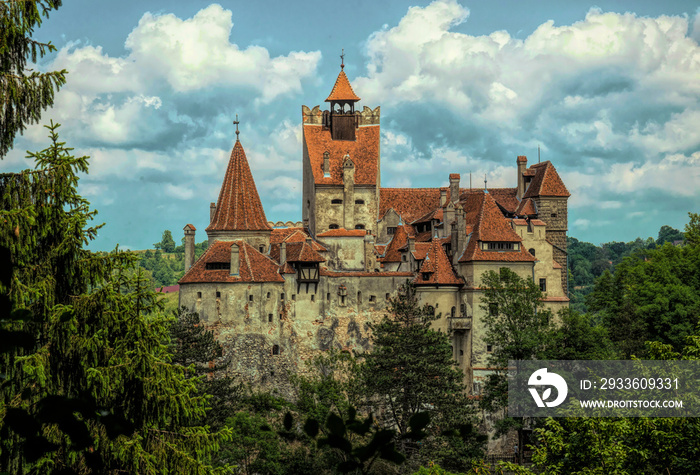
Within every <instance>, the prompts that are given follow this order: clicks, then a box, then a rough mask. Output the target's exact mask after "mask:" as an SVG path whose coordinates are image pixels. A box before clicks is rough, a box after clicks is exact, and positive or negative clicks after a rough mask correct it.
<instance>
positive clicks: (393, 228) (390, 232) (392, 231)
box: [386, 226, 396, 236]
mask: <svg viewBox="0 0 700 475" xmlns="http://www.w3.org/2000/svg"><path fill="white" fill-rule="evenodd" d="M386 233H387V234H388V235H390V236H391V235H394V234H396V226H387V227H386Z"/></svg>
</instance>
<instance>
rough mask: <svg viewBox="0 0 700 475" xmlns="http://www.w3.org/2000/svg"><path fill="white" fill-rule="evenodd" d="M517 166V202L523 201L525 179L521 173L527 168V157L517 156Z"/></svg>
mask: <svg viewBox="0 0 700 475" xmlns="http://www.w3.org/2000/svg"><path fill="white" fill-rule="evenodd" d="M517 165H518V194H517V195H516V196H517V197H518V199H519V200H521V199H523V195H525V177H524V176H523V173H524V172H525V169H526V168H527V157H526V156H525V155H519V156H518V160H517Z"/></svg>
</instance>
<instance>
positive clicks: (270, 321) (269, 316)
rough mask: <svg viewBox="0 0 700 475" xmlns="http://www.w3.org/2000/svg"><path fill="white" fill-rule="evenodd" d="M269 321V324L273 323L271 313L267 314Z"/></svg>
mask: <svg viewBox="0 0 700 475" xmlns="http://www.w3.org/2000/svg"><path fill="white" fill-rule="evenodd" d="M267 321H268V323H272V314H271V313H268V314H267Z"/></svg>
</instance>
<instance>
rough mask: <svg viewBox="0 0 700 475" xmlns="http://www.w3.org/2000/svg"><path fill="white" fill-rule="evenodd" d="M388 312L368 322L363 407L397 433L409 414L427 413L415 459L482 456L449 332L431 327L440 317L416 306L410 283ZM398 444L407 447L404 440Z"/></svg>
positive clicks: (459, 460)
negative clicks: (427, 422)
mask: <svg viewBox="0 0 700 475" xmlns="http://www.w3.org/2000/svg"><path fill="white" fill-rule="evenodd" d="M389 312H390V314H391V316H390V317H385V318H384V319H383V320H382V321H381V322H380V323H379V324H375V325H372V339H373V344H374V349H373V351H372V352H371V353H368V354H366V355H364V358H365V361H364V363H363V364H362V366H361V368H360V378H361V381H362V382H363V385H362V386H363V387H364V388H365V394H364V405H365V407H367V408H369V409H370V412H372V413H374V414H382V417H381V418H380V423H381V424H382V425H383V426H384V427H390V428H395V429H396V431H397V433H398V434H399V436H405V435H406V434H407V433H408V432H409V431H410V424H409V421H410V420H411V418H412V417H414V416H415V415H416V414H418V413H421V412H427V413H428V414H429V415H430V417H431V421H432V423H431V425H430V427H428V432H429V434H430V437H428V438H427V439H426V440H425V441H424V442H423V444H422V445H421V451H420V453H419V454H418V458H419V459H424V458H425V457H426V453H431V452H435V451H439V454H438V457H439V458H435V460H436V461H439V462H440V463H441V464H443V465H445V466H447V467H448V468H450V467H451V466H452V465H463V464H464V463H467V462H468V461H469V460H470V459H472V458H474V457H478V456H481V454H482V446H483V443H484V442H485V438H484V437H483V436H481V435H480V434H478V433H477V432H476V431H475V430H473V427H472V425H471V421H472V417H473V407H472V404H471V401H470V400H469V399H468V398H467V397H466V396H465V393H464V389H465V388H464V384H463V378H464V375H463V373H462V372H461V371H460V370H459V369H458V368H457V367H456V362H455V360H454V358H453V354H452V347H451V345H450V341H449V338H448V337H447V335H445V334H444V333H441V332H438V331H435V330H433V329H432V328H431V322H432V321H434V320H435V319H436V318H438V316H435V315H433V311H432V309H430V308H429V307H428V306H427V305H424V306H422V307H421V306H419V305H418V302H417V299H416V295H415V289H414V288H413V287H412V286H411V285H410V284H408V283H407V284H404V285H403V286H401V287H400V289H399V292H398V294H397V296H396V297H395V298H393V299H391V301H390V305H389ZM401 447H402V449H403V450H406V449H407V445H406V444H405V443H403V444H402V445H401Z"/></svg>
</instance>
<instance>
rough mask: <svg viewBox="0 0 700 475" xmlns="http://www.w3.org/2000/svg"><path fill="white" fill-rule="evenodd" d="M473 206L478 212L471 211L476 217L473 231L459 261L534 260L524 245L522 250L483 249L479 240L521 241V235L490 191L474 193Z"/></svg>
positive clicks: (472, 216)
mask: <svg viewBox="0 0 700 475" xmlns="http://www.w3.org/2000/svg"><path fill="white" fill-rule="evenodd" d="M470 201H471V203H470V204H471V206H473V207H475V208H476V209H478V212H477V213H473V212H472V213H470V217H471V218H475V222H474V230H473V232H472V235H471V238H470V240H469V243H468V244H467V247H466V249H465V250H464V252H463V253H462V256H460V258H459V262H469V261H503V262H520V261H534V260H535V258H534V257H533V256H532V255H530V254H529V253H528V252H527V251H526V250H525V248H524V247H523V246H520V251H503V252H499V251H483V250H481V248H480V246H479V242H481V241H486V242H521V239H520V236H518V234H517V233H516V232H515V231H514V230H513V228H511V227H510V225H509V224H508V223H509V221H508V220H507V219H506V218H505V217H504V216H503V213H501V211H500V209H499V208H498V206H497V205H496V201H495V200H494V198H493V197H492V196H491V195H490V193H483V192H482V193H481V194H473V196H470Z"/></svg>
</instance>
